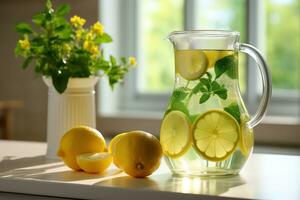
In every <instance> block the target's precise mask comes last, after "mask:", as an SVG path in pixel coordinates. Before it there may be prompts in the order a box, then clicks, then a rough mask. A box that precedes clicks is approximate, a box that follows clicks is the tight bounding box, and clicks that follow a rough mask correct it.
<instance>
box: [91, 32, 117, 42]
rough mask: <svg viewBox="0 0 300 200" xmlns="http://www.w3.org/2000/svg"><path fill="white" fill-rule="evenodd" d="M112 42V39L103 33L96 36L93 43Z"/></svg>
mask: <svg viewBox="0 0 300 200" xmlns="http://www.w3.org/2000/svg"><path fill="white" fill-rule="evenodd" d="M112 41H113V40H112V38H111V37H110V35H108V34H107V33H104V34H103V35H101V36H97V37H96V38H95V43H96V44H101V43H109V42H112Z"/></svg>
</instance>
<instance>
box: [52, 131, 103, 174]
mask: <svg viewBox="0 0 300 200" xmlns="http://www.w3.org/2000/svg"><path fill="white" fill-rule="evenodd" d="M105 148H106V144H105V140H104V138H103V136H102V134H101V133H100V132H99V131H98V130H96V129H93V128H90V127H88V126H78V127H75V128H72V129H70V130H69V131H67V132H66V133H65V134H64V135H63V137H62V138H61V140H60V146H59V149H58V151H57V155H58V156H59V157H60V158H61V159H62V160H63V161H64V162H65V164H66V165H67V166H68V167H70V168H71V169H73V170H80V167H79V165H78V164H77V162H76V157H77V155H79V154H83V153H97V152H103V151H104V149H105Z"/></svg>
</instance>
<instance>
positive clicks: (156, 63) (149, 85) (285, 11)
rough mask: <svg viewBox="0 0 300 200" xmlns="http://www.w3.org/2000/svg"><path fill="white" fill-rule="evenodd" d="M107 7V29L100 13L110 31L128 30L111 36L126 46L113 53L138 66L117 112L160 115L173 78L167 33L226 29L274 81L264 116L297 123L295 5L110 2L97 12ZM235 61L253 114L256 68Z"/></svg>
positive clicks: (299, 33)
mask: <svg viewBox="0 0 300 200" xmlns="http://www.w3.org/2000/svg"><path fill="white" fill-rule="evenodd" d="M103 4H104V6H103ZM109 4H115V6H116V7H115V8H117V9H116V11H115V12H116V13H117V15H120V16H119V17H117V18H118V19H117V20H115V19H114V22H113V23H112V20H111V19H108V18H106V17H105V12H104V13H103V14H102V15H101V16H102V19H101V20H102V21H103V19H104V23H105V21H107V23H108V24H110V25H109V26H112V25H111V24H114V25H115V26H121V27H126V28H127V29H126V31H127V32H126V34H119V33H120V32H117V31H116V35H113V37H114V38H116V37H117V38H119V39H117V40H121V41H128V42H127V43H126V44H127V45H126V44H125V45H124V43H120V44H117V45H119V46H118V47H117V48H115V49H118V48H119V49H120V53H123V54H124V53H125V54H128V55H135V56H136V57H137V59H138V63H139V66H138V69H137V70H135V71H134V72H132V73H131V74H130V75H129V76H128V79H127V80H126V84H125V86H124V87H125V88H124V89H122V91H121V94H120V95H121V98H120V99H122V101H121V102H119V104H118V106H119V108H120V109H123V110H134V109H136V110H141V109H143V110H148V111H159V112H163V111H164V109H165V107H166V104H167V101H168V98H169V95H170V93H171V92H172V88H173V77H174V69H173V68H174V61H173V59H174V58H173V48H172V46H171V44H170V43H169V42H168V41H167V40H164V38H166V36H167V35H168V33H169V32H171V31H174V30H183V29H230V30H237V31H239V32H241V41H242V42H246V43H250V44H252V45H254V46H256V47H257V48H259V49H260V50H261V51H262V52H263V54H264V56H265V57H266V59H267V62H268V64H269V66H270V70H271V73H272V77H273V98H272V103H271V107H270V109H269V114H270V115H286V116H291V115H292V116H293V117H295V116H298V117H299V115H300V114H299V110H300V108H299V106H300V105H299V104H300V103H299V101H300V100H299V99H300V95H299V93H300V77H299V76H300V56H299V55H300V22H299V19H300V16H299V9H300V7H299V6H300V5H299V1H298V0H263V1H259V0H251V1H247V0H227V1H222V0H211V1H205V0H164V1H151V0H139V1H138V0H124V1H120V2H118V1H116V0H113V1H110V2H105V1H101V4H100V8H101V6H103V7H104V8H105V5H106V8H109V9H110V12H111V9H112V8H111V7H112V6H111V5H109ZM118 4H119V5H118ZM102 10H103V8H102ZM107 12H108V11H107ZM108 16H109V17H111V15H108ZM105 25H106V24H105ZM122 33H123V32H122ZM239 61H240V65H239V70H240V85H241V90H242V93H243V94H244V100H245V101H246V103H247V104H248V106H247V107H248V108H249V109H250V112H254V111H255V109H256V107H257V105H258V102H259V99H260V95H259V94H260V84H259V82H260V79H259V72H258V69H257V67H256V66H255V63H254V62H253V61H252V60H251V59H248V57H246V56H244V55H242V53H241V54H240V59H239Z"/></svg>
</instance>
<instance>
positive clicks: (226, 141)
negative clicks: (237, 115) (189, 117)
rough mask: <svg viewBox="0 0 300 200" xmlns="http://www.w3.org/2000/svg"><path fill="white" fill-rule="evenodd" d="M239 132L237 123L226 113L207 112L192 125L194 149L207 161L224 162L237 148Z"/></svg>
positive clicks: (220, 111)
mask: <svg viewBox="0 0 300 200" xmlns="http://www.w3.org/2000/svg"><path fill="white" fill-rule="evenodd" d="M239 130H240V127H239V124H238V123H237V121H236V120H235V119H234V118H233V117H232V116H231V115H229V114H227V113H226V112H224V111H222V110H210V111H207V112H205V113H203V114H202V115H200V116H199V117H198V118H197V119H196V121H195V123H194V125H193V129H192V132H193V140H194V145H195V149H196V150H197V151H198V153H199V154H200V155H201V156H203V157H204V158H205V159H207V160H210V161H221V160H225V159H226V158H227V157H228V156H229V155H231V153H232V152H233V151H234V150H235V148H236V146H237V143H238V140H239Z"/></svg>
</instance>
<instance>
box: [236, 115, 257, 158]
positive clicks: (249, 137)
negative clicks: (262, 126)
mask: <svg viewBox="0 0 300 200" xmlns="http://www.w3.org/2000/svg"><path fill="white" fill-rule="evenodd" d="M248 121H249V117H248V116H247V115H245V114H243V115H242V116H241V137H240V140H239V147H240V149H241V152H242V154H243V155H244V156H248V155H249V153H250V152H251V149H252V147H253V144H254V135H253V130H252V129H250V128H249V127H248V125H247V122H248Z"/></svg>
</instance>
